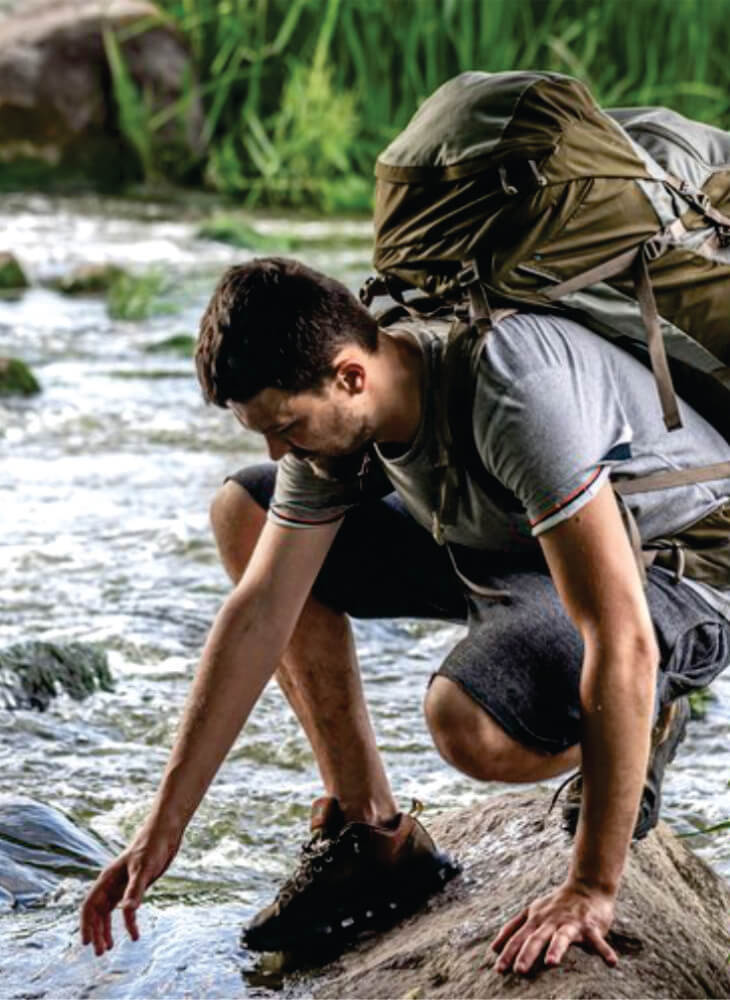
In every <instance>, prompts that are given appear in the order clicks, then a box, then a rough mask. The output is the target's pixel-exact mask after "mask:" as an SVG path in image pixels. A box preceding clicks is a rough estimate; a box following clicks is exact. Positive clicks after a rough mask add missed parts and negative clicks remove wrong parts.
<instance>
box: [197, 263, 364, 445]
mask: <svg viewBox="0 0 730 1000" xmlns="http://www.w3.org/2000/svg"><path fill="white" fill-rule="evenodd" d="M377 345H378V326H377V323H376V321H375V319H374V318H373V316H372V315H371V314H370V313H369V312H368V311H367V309H365V308H364V307H363V306H362V305H361V304H360V303H359V302H358V301H357V299H356V298H355V297H354V296H353V295H352V294H351V293H350V292H349V291H348V290H347V289H346V288H345V287H344V285H342V284H340V283H339V282H338V281H334V280H333V279H332V278H328V277H326V276H325V275H323V274H320V273H319V272H317V271H314V270H312V269H311V268H308V267H306V266H305V265H303V264H300V263H298V262H297V261H293V260H286V259H284V258H277V257H271V258H262V259H257V260H253V261H250V262H249V263H247V264H241V265H239V266H237V267H232V268H230V269H229V270H228V271H226V273H225V274H224V275H223V277H222V278H221V280H220V282H219V284H218V286H217V288H216V290H215V292H214V293H213V297H212V298H211V300H210V303H209V304H208V307H207V309H206V311H205V313H204V314H203V317H202V320H201V324H200V336H199V338H198V346H197V350H196V353H195V363H196V367H197V372H198V379H199V381H200V385H201V387H202V390H203V396H204V398H205V400H206V402H212V403H215V404H216V405H217V406H221V407H227V408H229V409H231V410H233V412H234V413H235V414H236V416H237V417H238V418H239V420H241V421H242V422H243V423H245V424H246V425H247V426H250V427H251V428H252V429H254V430H257V431H260V432H261V433H264V434H265V435H266V438H267V441H268V444H269V449H270V451H271V452H272V455H274V457H278V455H280V454H283V453H284V452H285V451H287V450H292V451H294V452H295V453H296V454H299V455H301V456H302V457H314V456H315V455H319V454H324V455H334V456H337V455H345V454H350V453H352V452H353V451H356V450H357V449H358V448H359V447H361V446H362V445H363V444H364V443H365V441H366V440H368V437H369V434H370V430H371V428H370V426H369V424H368V419H367V413H366V408H365V407H364V406H363V405H362V401H361V400H358V398H357V397H358V396H359V395H361V394H362V392H363V389H364V386H365V381H366V377H365V375H366V373H365V368H366V364H363V363H362V362H365V363H366V362H367V358H368V356H369V355H372V354H374V352H375V351H376V349H377ZM275 453H276V454H275Z"/></svg>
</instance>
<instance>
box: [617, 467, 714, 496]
mask: <svg viewBox="0 0 730 1000" xmlns="http://www.w3.org/2000/svg"><path fill="white" fill-rule="evenodd" d="M717 479H730V462H715V464H714V465H702V466H699V467H698V468H695V469H672V470H671V471H670V472H655V473H654V475H651V476H639V477H637V478H636V479H615V480H612V482H613V488H614V489H615V490H616V492H617V493H620V494H621V496H630V495H631V494H632V493H651V492H653V491H654V490H666V489H671V487H673V486H691V485H692V484H693V483H709V482H712V481H714V480H717Z"/></svg>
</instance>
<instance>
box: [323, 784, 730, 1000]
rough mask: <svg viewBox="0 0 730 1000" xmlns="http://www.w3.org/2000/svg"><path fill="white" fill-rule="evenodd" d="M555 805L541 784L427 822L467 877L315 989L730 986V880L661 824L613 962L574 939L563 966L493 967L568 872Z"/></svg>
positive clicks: (562, 991)
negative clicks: (500, 940)
mask: <svg viewBox="0 0 730 1000" xmlns="http://www.w3.org/2000/svg"><path fill="white" fill-rule="evenodd" d="M549 804H550V795H549V794H548V793H547V792H545V791H533V792H527V793H519V792H514V793H509V794H505V795H500V796H495V797H491V796H490V797H487V798H486V799H485V800H483V801H482V802H481V803H480V804H478V805H476V806H473V807H472V808H469V809H464V810H459V811H458V812H452V813H447V814H445V815H443V816H440V817H438V818H437V819H435V820H434V821H433V822H432V823H428V828H429V832H431V833H432V834H433V835H434V836H435V838H436V841H437V843H438V845H439V847H440V848H442V849H444V850H447V851H449V852H450V853H452V854H453V855H455V857H456V858H457V859H458V860H459V861H461V863H462V865H463V874H462V876H461V878H458V879H456V880H454V881H453V882H450V883H449V885H448V886H447V887H446V889H444V890H443V891H442V892H441V894H439V895H437V896H434V897H432V899H431V901H430V903H429V904H428V906H427V907H426V908H425V909H424V910H423V911H422V912H420V913H418V914H416V915H414V916H412V917H409V918H408V919H407V920H405V921H403V922H402V923H401V924H399V925H398V926H397V927H395V928H394V929H392V930H391V931H389V932H387V933H382V934H379V935H377V936H372V937H370V938H369V939H368V940H366V941H363V942H362V943H360V944H359V945H357V946H356V947H354V948H353V949H352V950H350V951H349V952H347V953H346V954H343V955H340V956H339V957H338V959H337V964H336V965H335V966H332V967H330V968H329V969H324V970H322V972H323V975H320V977H319V978H318V979H316V980H311V979H310V981H309V983H308V984H307V989H306V993H307V996H313V997H317V998H324V997H349V998H352V1000H356V998H358V997H360V998H365V997H406V996H411V997H414V996H417V997H420V998H422V1000H427V998H431V997H434V998H435V997H443V998H447V997H460V998H465V1000H466V998H470V997H474V998H477V997H507V996H509V997H515V998H517V997H520V998H534V1000H538V998H539V1000H551V998H560V997H626V998H641V997H677V998H679V997H727V996H730V964H728V954H730V931H729V930H728V925H727V914H728V910H729V909H730V888H729V887H728V885H727V883H726V882H725V881H724V880H723V879H722V878H720V877H719V876H718V875H716V874H714V872H712V870H711V869H710V868H709V867H708V866H707V865H706V864H705V863H704V862H703V861H701V860H700V859H699V858H697V857H696V856H695V855H694V854H693V853H692V852H691V851H690V850H689V849H688V848H687V847H686V846H685V844H684V842H682V841H680V840H679V839H678V838H677V837H676V836H675V835H674V834H673V833H672V832H671V830H670V829H669V827H667V826H666V825H665V824H664V823H660V824H659V826H658V827H657V829H656V830H654V831H652V832H651V833H650V834H649V836H648V837H647V838H646V839H645V840H642V841H639V842H637V843H634V844H633V845H632V847H631V850H630V853H629V859H628V864H627V867H626V872H625V875H624V879H623V883H622V886H621V890H620V893H619V898H618V903H617V907H616V919H615V922H614V926H613V928H612V930H611V932H610V933H609V936H608V941H609V943H610V944H611V946H612V947H613V948H614V950H615V951H616V952H617V953H618V955H619V963H618V965H617V966H616V968H614V969H612V968H610V967H609V966H607V965H606V964H605V963H604V962H603V960H602V959H601V958H600V957H599V956H598V955H596V954H595V953H593V952H590V951H588V950H584V949H582V948H577V947H575V946H573V947H571V948H570V950H569V951H568V953H567V955H566V956H565V958H564V959H563V962H562V964H561V965H559V966H556V967H555V968H546V967H545V966H544V965H542V963H540V962H538V964H537V966H536V968H535V969H534V971H533V972H532V973H531V974H530V975H529V976H519V975H516V974H514V973H510V974H508V975H502V974H500V973H498V972H496V970H495V968H494V965H495V962H496V958H497V956H496V955H495V953H494V952H493V951H492V950H491V947H490V943H491V941H492V940H493V939H494V938H495V937H496V935H497V932H498V931H499V930H500V929H501V927H502V925H503V924H504V923H506V922H507V920H509V919H510V918H511V917H513V916H515V915H516V914H517V913H518V912H519V911H520V910H521V909H523V908H524V907H525V906H526V905H527V904H529V903H531V902H533V901H534V900H535V899H537V898H538V897H540V896H543V895H545V894H546V893H548V892H550V891H551V890H552V889H554V888H555V887H556V886H558V885H559V884H560V883H561V882H562V881H563V880H564V879H565V877H566V875H567V872H568V865H569V860H570V856H571V849H572V844H571V842H570V841H569V839H568V837H567V835H566V834H565V832H564V831H563V830H562V829H561V826H560V821H559V818H558V816H557V815H556V812H557V811H553V812H552V813H551V814H549V815H548V807H549ZM358 903H361V901H360V900H357V901H353V908H354V909H355V910H357V904H358ZM360 908H362V907H360Z"/></svg>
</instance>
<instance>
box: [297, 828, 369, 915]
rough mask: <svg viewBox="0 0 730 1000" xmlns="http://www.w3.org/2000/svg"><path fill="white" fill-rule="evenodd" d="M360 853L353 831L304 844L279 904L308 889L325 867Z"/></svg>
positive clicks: (314, 838)
mask: <svg viewBox="0 0 730 1000" xmlns="http://www.w3.org/2000/svg"><path fill="white" fill-rule="evenodd" d="M359 853H360V840H359V837H358V836H357V834H356V833H353V832H351V831H344V830H343V832H342V834H340V835H339V836H337V837H335V838H323V837H321V836H320V835H316V836H314V837H312V839H311V840H309V841H307V842H306V843H304V844H302V847H301V858H300V861H299V864H298V865H297V867H296V869H295V870H294V872H293V874H292V875H291V876H290V877H289V878H288V879H287V880H286V882H285V883H284V885H283V886H282V887H281V889H280V890H279V893H278V899H279V902H280V903H283V904H286V903H288V902H290V901H291V900H292V899H293V898H294V897H295V896H297V895H298V894H299V893H300V892H303V891H304V890H305V889H307V888H308V887H309V886H310V885H312V883H313V882H315V881H316V880H317V876H318V875H321V873H322V872H323V871H324V866H325V865H329V864H332V863H333V862H334V860H335V858H336V857H341V856H342V855H346V854H359Z"/></svg>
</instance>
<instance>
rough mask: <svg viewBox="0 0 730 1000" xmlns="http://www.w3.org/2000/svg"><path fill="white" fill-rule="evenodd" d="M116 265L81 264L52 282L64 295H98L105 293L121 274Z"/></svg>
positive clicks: (121, 271)
mask: <svg viewBox="0 0 730 1000" xmlns="http://www.w3.org/2000/svg"><path fill="white" fill-rule="evenodd" d="M123 273H124V272H123V270H122V268H121V267H118V266H117V265H116V264H82V265H81V266H80V267H76V268H74V270H73V271H71V272H70V273H69V274H65V275H63V277H62V278H59V279H58V280H57V281H56V282H54V287H55V288H57V289H58V291H59V292H62V293H63V294H64V295H99V294H102V293H104V292H107V291H108V290H109V289H110V288H111V286H112V285H113V284H114V282H115V281H117V280H118V279H119V278H120V276H121V275H122V274H123Z"/></svg>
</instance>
